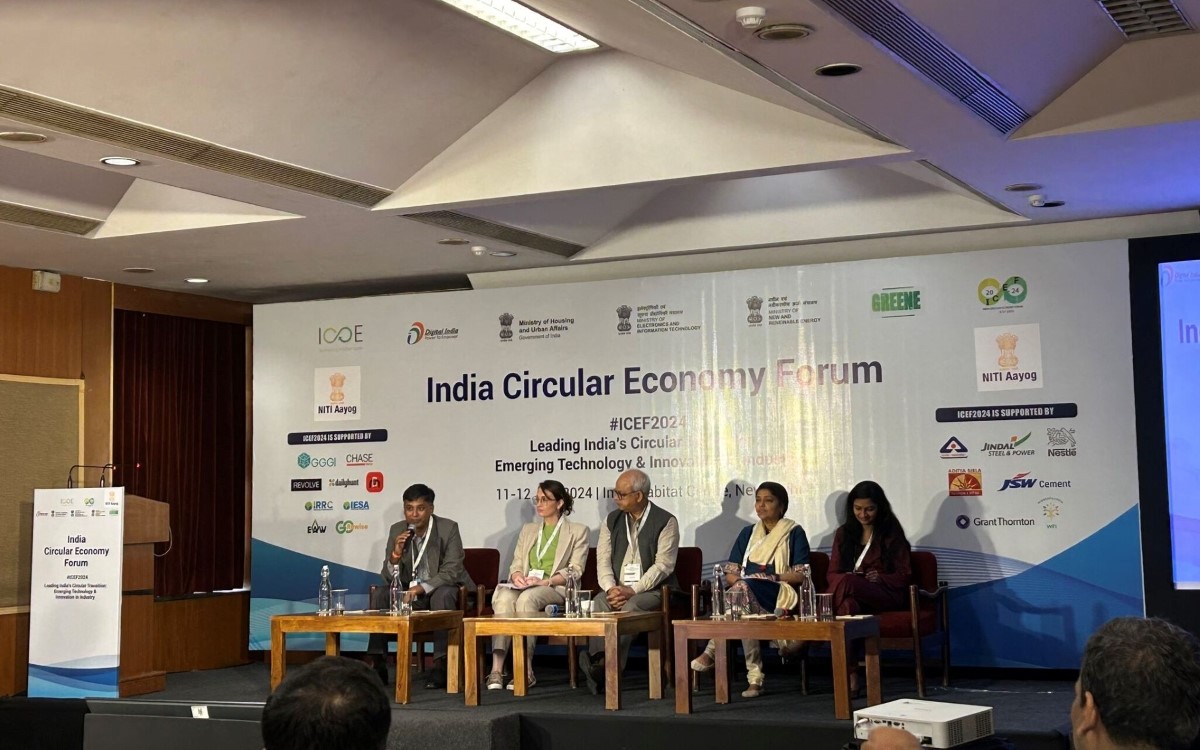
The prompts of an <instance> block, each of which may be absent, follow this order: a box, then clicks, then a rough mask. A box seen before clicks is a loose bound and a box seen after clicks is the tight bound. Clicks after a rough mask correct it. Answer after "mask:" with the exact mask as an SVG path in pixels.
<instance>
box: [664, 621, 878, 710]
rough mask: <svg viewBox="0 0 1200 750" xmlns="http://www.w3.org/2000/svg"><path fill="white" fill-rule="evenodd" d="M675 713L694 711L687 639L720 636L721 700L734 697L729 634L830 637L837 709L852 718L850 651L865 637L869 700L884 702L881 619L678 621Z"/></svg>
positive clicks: (869, 702) (718, 677) (791, 638)
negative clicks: (730, 676) (848, 668)
mask: <svg viewBox="0 0 1200 750" xmlns="http://www.w3.org/2000/svg"><path fill="white" fill-rule="evenodd" d="M674 626H675V713H677V714H689V713H691V712H692V690H691V685H690V684H689V682H690V676H691V665H690V664H689V659H688V648H687V645H688V641H692V640H697V641H708V640H710V639H711V640H714V641H716V646H717V655H716V662H717V664H716V668H715V672H716V680H717V690H716V692H717V701H716V702H717V703H728V702H729V650H728V649H727V648H726V647H725V644H726V641H727V640H729V639H738V640H740V639H743V638H754V639H757V640H760V641H775V640H789V641H828V642H829V647H830V650H831V651H832V652H833V713H834V716H836V717H837V718H839V719H849V718H850V684H849V680H848V679H847V673H848V670H847V661H846V658H847V654H848V653H849V651H850V642H851V641H855V640H859V639H862V640H864V641H866V657H867V705H870V706H874V705H877V704H879V703H880V702H882V701H883V690H882V689H881V688H880V684H879V620H878V619H877V618H875V617H871V616H866V617H860V618H852V619H838V620H828V621H822V622H809V621H801V620H708V619H704V620H675V621H674Z"/></svg>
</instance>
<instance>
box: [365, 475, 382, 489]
mask: <svg viewBox="0 0 1200 750" xmlns="http://www.w3.org/2000/svg"><path fill="white" fill-rule="evenodd" d="M367 492H383V472H382V471H368V472H367Z"/></svg>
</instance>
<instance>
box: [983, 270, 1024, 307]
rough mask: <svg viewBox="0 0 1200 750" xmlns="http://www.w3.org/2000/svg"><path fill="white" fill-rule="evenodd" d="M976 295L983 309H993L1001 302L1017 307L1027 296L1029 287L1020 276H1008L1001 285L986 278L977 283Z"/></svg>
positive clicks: (994, 280)
mask: <svg viewBox="0 0 1200 750" xmlns="http://www.w3.org/2000/svg"><path fill="white" fill-rule="evenodd" d="M976 293H977V294H978V296H979V301H980V302H982V303H983V306H984V307H995V306H996V305H998V304H1000V303H1001V302H1006V303H1008V304H1010V305H1019V304H1021V303H1022V302H1024V301H1025V297H1026V296H1028V294H1029V285H1028V284H1026V283H1025V279H1023V278H1021V277H1020V276H1009V277H1008V278H1007V279H1005V280H1004V283H1003V284H1001V283H1000V282H999V281H997V280H996V279H992V278H987V279H984V280H983V281H981V282H979V286H978V287H976Z"/></svg>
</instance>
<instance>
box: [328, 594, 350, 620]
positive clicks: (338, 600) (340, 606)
mask: <svg viewBox="0 0 1200 750" xmlns="http://www.w3.org/2000/svg"><path fill="white" fill-rule="evenodd" d="M347 591H349V589H334V590H333V592H332V593H333V606H332V607H331V609H332V610H333V613H334V614H335V615H344V614H346V592H347Z"/></svg>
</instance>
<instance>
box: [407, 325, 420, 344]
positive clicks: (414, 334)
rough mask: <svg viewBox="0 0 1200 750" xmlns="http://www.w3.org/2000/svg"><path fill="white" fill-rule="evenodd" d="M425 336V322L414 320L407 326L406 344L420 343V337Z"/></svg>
mask: <svg viewBox="0 0 1200 750" xmlns="http://www.w3.org/2000/svg"><path fill="white" fill-rule="evenodd" d="M423 338H425V324H424V323H422V322H421V321H419V320H414V321H413V322H412V325H411V326H409V327H408V338H407V339H406V341H408V345H409V346H412V345H413V344H417V343H420V341H421V339H423Z"/></svg>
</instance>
